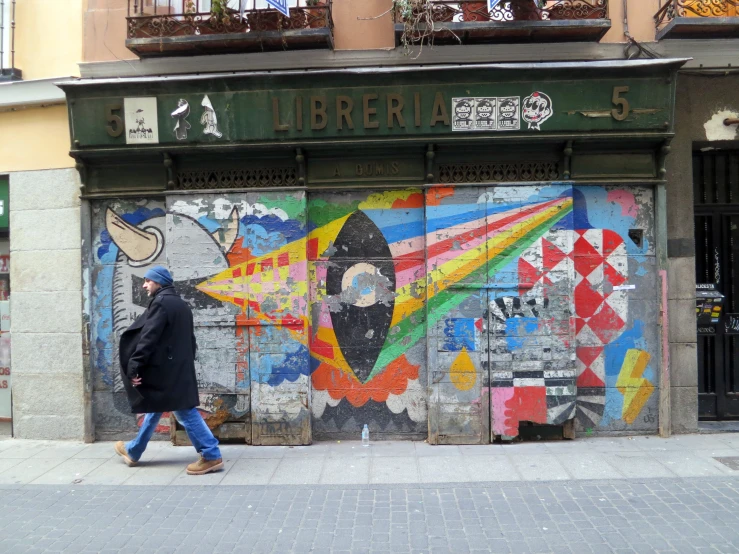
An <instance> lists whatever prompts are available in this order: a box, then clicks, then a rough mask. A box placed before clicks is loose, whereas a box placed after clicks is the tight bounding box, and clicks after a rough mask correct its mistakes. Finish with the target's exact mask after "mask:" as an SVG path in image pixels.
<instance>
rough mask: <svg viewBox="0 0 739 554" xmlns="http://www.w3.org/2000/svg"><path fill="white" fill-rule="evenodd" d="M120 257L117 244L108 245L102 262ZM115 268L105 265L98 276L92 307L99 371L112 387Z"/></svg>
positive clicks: (109, 262)
mask: <svg viewBox="0 0 739 554" xmlns="http://www.w3.org/2000/svg"><path fill="white" fill-rule="evenodd" d="M106 233H107V231H106ZM117 256H118V247H117V246H116V245H115V243H112V242H111V243H110V244H109V245H108V250H107V251H106V252H105V253H104V254H103V256H102V257H101V260H100V261H102V262H103V263H104V264H112V263H113V262H115V259H116V257H117ZM114 272H115V266H113V265H104V266H103V267H102V268H101V269H100V271H99V272H98V274H97V278H96V280H95V283H94V285H93V289H92V290H93V293H92V294H93V301H92V305H93V306H95V307H96V308H97V314H95V316H96V319H97V325H95V327H94V333H95V340H94V342H95V348H96V351H97V352H96V354H95V360H96V361H97V366H96V367H97V370H98V371H99V372H100V375H101V377H102V379H103V383H105V384H106V385H108V386H112V385H113V382H114V376H113V367H114V363H113V349H112V336H113V306H112V305H113V275H114Z"/></svg>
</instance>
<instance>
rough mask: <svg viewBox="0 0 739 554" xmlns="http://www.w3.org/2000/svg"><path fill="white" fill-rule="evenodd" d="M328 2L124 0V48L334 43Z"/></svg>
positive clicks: (193, 50)
mask: <svg viewBox="0 0 739 554" xmlns="http://www.w3.org/2000/svg"><path fill="white" fill-rule="evenodd" d="M331 2H332V0H288V2H287V4H288V6H289V13H290V16H289V17H287V16H285V15H283V14H281V13H280V12H279V11H277V10H274V9H271V8H269V7H268V5H267V3H266V2H265V0H128V17H127V20H128V34H127V39H126V46H127V47H128V48H129V49H130V50H131V51H133V52H134V53H135V54H137V55H139V56H141V57H145V56H156V55H177V54H212V53H224V52H249V51H262V50H282V49H297V48H330V47H331V46H332V44H333V33H332V29H333V23H332V20H331Z"/></svg>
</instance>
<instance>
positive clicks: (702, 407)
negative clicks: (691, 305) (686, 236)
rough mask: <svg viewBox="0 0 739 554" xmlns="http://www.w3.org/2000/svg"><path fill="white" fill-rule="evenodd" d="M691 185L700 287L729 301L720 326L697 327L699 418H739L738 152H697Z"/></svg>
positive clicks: (726, 301) (697, 281)
mask: <svg viewBox="0 0 739 554" xmlns="http://www.w3.org/2000/svg"><path fill="white" fill-rule="evenodd" d="M693 185H694V192H695V249H696V253H695V269H696V283H698V284H711V283H712V284H715V286H716V289H717V290H718V291H719V292H720V293H722V294H723V295H724V296H725V299H724V306H723V313H722V317H721V320H720V322H719V323H717V324H712V325H700V326H699V327H698V398H699V407H698V410H699V417H700V418H701V419H709V420H722V419H739V359H738V358H739V330H736V329H733V327H734V326H732V325H731V324H730V322H731V321H732V320H733V318H732V314H734V315H735V316H736V317H737V318H738V319H737V321H739V152H737V151H723V152H696V153H694V155H693ZM735 333H736V334H735Z"/></svg>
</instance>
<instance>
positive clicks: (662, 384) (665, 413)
mask: <svg viewBox="0 0 739 554" xmlns="http://www.w3.org/2000/svg"><path fill="white" fill-rule="evenodd" d="M676 80H677V75H673V77H672V86H673V89H674V87H675V86H676V84H675V81H676ZM673 117H674V115H673ZM669 153H670V139H667V140H665V142H664V143H663V144H662V147H661V148H660V150H659V155H658V158H657V159H658V166H657V170H658V172H659V182H658V183H657V186H656V188H655V191H654V193H655V198H654V213H655V227H656V229H655V231H656V238H657V244H656V250H657V265H658V268H659V281H658V282H659V285H660V292H661V294H660V296H661V302H660V313H659V315H660V317H659V330H660V349H659V351H660V363H659V367H660V372H659V436H660V437H662V438H667V437H669V436H670V435H671V434H672V400H671V394H670V393H671V391H672V389H671V379H670V329H669V312H668V306H669V302H668V298H669V295H668V290H667V190H666V184H667V169H666V167H665V164H666V160H667V155H668V154H669Z"/></svg>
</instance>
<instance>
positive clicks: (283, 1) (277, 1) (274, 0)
mask: <svg viewBox="0 0 739 554" xmlns="http://www.w3.org/2000/svg"><path fill="white" fill-rule="evenodd" d="M267 4H269V5H270V6H272V7H273V8H274V9H276V10H277V11H278V12H280V13H281V14H282V15H284V16H285V17H290V9H289V8H288V7H287V0H267Z"/></svg>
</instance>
